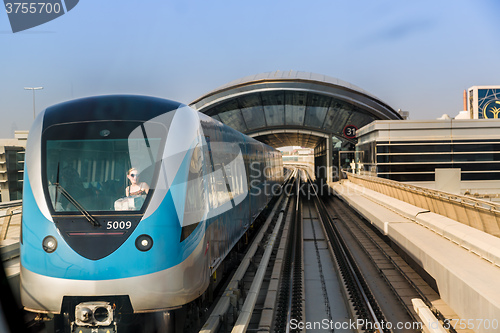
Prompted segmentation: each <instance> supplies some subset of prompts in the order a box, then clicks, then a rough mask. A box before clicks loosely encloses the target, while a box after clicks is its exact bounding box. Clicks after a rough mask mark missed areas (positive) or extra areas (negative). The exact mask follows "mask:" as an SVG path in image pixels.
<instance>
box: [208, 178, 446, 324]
mask: <svg viewBox="0 0 500 333" xmlns="http://www.w3.org/2000/svg"><path fill="white" fill-rule="evenodd" d="M293 183H294V187H293V188H294V190H293V191H292V193H291V194H290V195H289V196H287V197H286V199H284V198H282V199H280V201H279V202H278V203H277V206H278V208H275V209H274V213H275V216H274V217H269V218H268V219H271V221H270V222H269V225H267V226H264V227H263V229H264V230H266V228H267V230H268V231H264V233H265V234H266V236H263V237H262V238H261V239H260V241H259V242H260V243H259V244H260V245H255V247H256V248H260V249H261V251H260V254H259V255H257V256H252V258H253V259H251V262H252V265H250V266H249V268H247V269H246V270H247V272H246V273H245V274H244V275H241V276H240V275H239V273H238V271H237V272H236V273H235V276H237V278H236V282H235V281H233V282H230V283H229V285H228V288H226V291H225V292H224V293H223V296H222V297H221V301H220V302H219V303H218V304H217V305H215V308H216V309H217V308H219V309H220V308H221V307H222V305H219V304H223V303H224V304H227V305H224V307H225V308H226V309H225V311H224V312H223V314H221V312H220V311H219V312H218V311H217V310H214V312H213V313H212V316H211V318H212V324H209V321H207V324H205V325H204V327H203V329H202V332H204V333H208V332H229V331H231V332H234V333H236V332H243V331H249V332H305V331H308V332H309V331H323V332H328V331H330V332H334V331H336V330H338V329H339V328H340V329H341V331H343V332H378V333H387V332H418V331H421V328H422V325H421V324H420V323H419V322H418V317H417V316H416V314H415V313H414V311H413V309H412V306H411V298H421V299H423V300H424V301H425V302H428V299H429V298H430V299H432V297H435V296H436V294H435V293H434V294H432V292H433V291H432V289H431V288H430V287H428V286H427V284H426V283H425V282H424V281H423V280H422V279H421V278H419V276H418V274H416V273H415V272H413V271H412V270H411V268H409V266H408V265H406V263H405V262H404V260H402V259H401V258H399V256H398V255H397V254H396V253H395V252H394V251H392V250H391V249H390V247H389V246H388V245H386V244H385V243H384V242H383V241H381V240H380V239H378V236H377V237H376V235H375V233H374V232H373V230H371V229H370V228H369V227H366V228H365V227H363V225H364V223H363V222H361V220H359V217H357V216H356V215H355V214H354V213H352V212H351V211H350V208H348V207H346V206H343V205H342V203H340V202H339V201H338V200H333V201H332V200H330V199H327V200H326V201H325V202H323V201H322V200H321V199H320V198H319V197H318V195H317V193H316V191H315V188H314V186H312V184H311V182H310V181H309V180H308V179H306V177H305V173H303V174H302V175H301V174H300V172H297V173H296V174H295V179H294V180H293ZM356 218H357V219H358V220H356ZM353 221H356V223H354V222H353ZM266 224H267V222H266ZM356 228H357V229H356ZM270 230H272V232H271V231H270ZM271 235H273V237H272V236H271ZM274 236H275V237H274ZM363 237H364V238H363ZM253 246H254V245H252V247H253ZM265 250H267V251H268V255H267V259H265V260H264V261H262V259H264V258H266V254H265ZM249 252H251V251H249ZM256 253H259V252H258V251H256ZM264 266H266V267H264ZM405 274H406V275H405ZM256 280H258V281H260V282H256ZM403 280H404V281H403ZM405 281H406V282H405ZM405 283H406V284H405ZM256 286H257V287H256ZM417 286H418V287H417ZM412 288H413V289H412ZM411 290H413V292H411V293H409V291H411ZM422 290H423V291H422ZM405 293H406V294H405ZM249 296H250V298H251V299H252V300H251V301H249ZM248 303H251V304H252V305H251V307H248V306H246V305H247V304H248ZM429 304H430V302H429ZM242 318H245V319H242ZM213 323H216V325H214V324H213ZM353 323H354V325H353ZM397 323H404V324H405V326H404V327H402V328H399V327H397Z"/></svg>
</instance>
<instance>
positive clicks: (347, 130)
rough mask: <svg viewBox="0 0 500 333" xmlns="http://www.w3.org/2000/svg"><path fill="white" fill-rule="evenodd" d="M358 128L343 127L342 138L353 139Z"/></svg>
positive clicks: (351, 126)
mask: <svg viewBox="0 0 500 333" xmlns="http://www.w3.org/2000/svg"><path fill="white" fill-rule="evenodd" d="M357 131H358V128H357V127H356V126H354V125H346V126H345V127H344V136H345V137H346V138H348V139H354V138H355V137H356V132H357Z"/></svg>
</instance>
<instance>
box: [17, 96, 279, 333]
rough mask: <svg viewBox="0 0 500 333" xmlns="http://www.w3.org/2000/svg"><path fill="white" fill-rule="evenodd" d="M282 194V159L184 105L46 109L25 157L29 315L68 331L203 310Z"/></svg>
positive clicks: (113, 101) (143, 102)
mask: <svg viewBox="0 0 500 333" xmlns="http://www.w3.org/2000/svg"><path fill="white" fill-rule="evenodd" d="M130 170H132V171H130ZM282 181H283V167H282V161H281V154H280V153H279V152H278V151H277V150H275V149H273V148H271V147H269V146H267V145H265V144H263V143H261V142H258V141H256V140H254V139H252V138H250V137H248V136H245V135H243V134H242V133H239V132H237V131H235V130H234V129H232V128H230V127H228V126H226V125H224V124H222V123H220V122H219V121H217V120H215V119H213V118H211V117H208V116H206V115H204V114H201V113H199V112H197V111H195V110H193V109H191V108H190V107H189V106H187V105H184V104H181V103H177V102H173V101H170V100H165V99H160V98H154V97H147V96H136V95H112V96H97V97H89V98H83V99H78V100H73V101H69V102H65V103H61V104H58V105H55V106H51V107H49V108H47V109H46V110H44V111H43V112H42V113H41V114H40V115H39V116H38V117H37V118H36V120H35V122H34V124H33V126H32V128H31V130H30V134H29V138H28V143H27V149H26V158H25V172H24V193H23V215H22V228H21V248H20V250H21V300H22V304H23V306H24V308H25V309H26V310H28V311H31V312H36V313H40V314H41V315H42V316H50V317H52V316H54V318H55V319H54V321H53V322H54V323H55V326H56V329H55V330H56V331H59V330H60V331H63V332H117V331H120V330H121V325H122V322H125V321H126V320H128V318H129V317H133V316H144V314H148V313H156V314H162V315H163V316H164V317H165V316H167V314H168V313H169V311H171V310H172V309H178V308H182V307H183V306H186V305H187V304H190V303H191V304H192V303H193V301H195V300H199V299H200V297H205V296H203V295H204V293H206V292H207V290H209V289H210V288H209V285H210V284H211V283H213V281H214V278H215V276H214V275H215V273H216V270H217V269H218V268H219V267H221V263H222V262H223V260H224V258H225V257H226V256H227V255H228V253H229V252H230V250H231V249H232V248H233V247H234V245H235V244H236V243H237V242H238V241H239V240H240V238H242V236H243V235H244V234H245V233H246V232H247V230H248V229H249V228H250V226H251V225H252V224H253V222H254V220H255V219H256V217H257V216H258V214H259V213H260V212H261V211H262V210H263V209H264V207H265V206H266V205H267V204H268V202H269V201H270V199H271V197H272V193H273V191H271V190H270V189H271V188H273V187H274V186H277V185H279V184H281V183H282ZM137 186H139V187H140V190H139V191H133V189H134V187H135V188H137ZM140 314H142V315H140Z"/></svg>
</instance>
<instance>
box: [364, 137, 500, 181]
mask: <svg viewBox="0 0 500 333" xmlns="http://www.w3.org/2000/svg"><path fill="white" fill-rule="evenodd" d="M356 150H357V151H358V153H359V156H362V158H361V163H362V165H363V169H364V170H365V171H371V172H375V173H376V174H377V175H378V176H379V177H383V178H389V179H393V180H397V181H434V180H435V175H434V173H435V169H439V168H460V169H461V179H462V180H500V140H489V141H484V140H483V141H481V140H459V141H451V140H449V141H442V140H441V141H428V140H426V141H399V142H398V141H395V142H389V141H372V142H366V143H364V144H360V145H358V146H357V147H356ZM361 152H362V154H361Z"/></svg>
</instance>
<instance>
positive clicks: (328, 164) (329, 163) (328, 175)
mask: <svg viewBox="0 0 500 333" xmlns="http://www.w3.org/2000/svg"><path fill="white" fill-rule="evenodd" d="M332 145H333V143H332V136H331V135H328V138H326V170H327V173H326V181H327V182H328V183H330V182H332V181H333V165H332V163H333V161H332V150H333V147H332Z"/></svg>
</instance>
